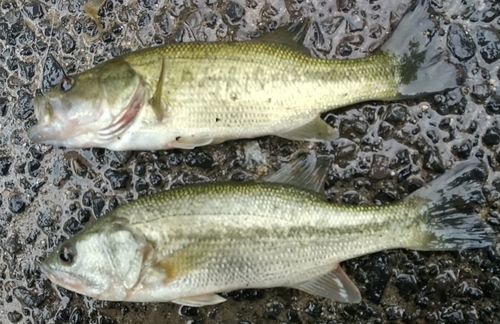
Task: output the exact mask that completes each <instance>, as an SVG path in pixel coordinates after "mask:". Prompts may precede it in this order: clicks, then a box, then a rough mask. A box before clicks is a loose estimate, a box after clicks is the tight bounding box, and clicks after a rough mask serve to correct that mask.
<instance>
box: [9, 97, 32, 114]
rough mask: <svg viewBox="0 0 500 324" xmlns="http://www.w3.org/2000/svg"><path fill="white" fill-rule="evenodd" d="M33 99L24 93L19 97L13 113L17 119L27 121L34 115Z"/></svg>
mask: <svg viewBox="0 0 500 324" xmlns="http://www.w3.org/2000/svg"><path fill="white" fill-rule="evenodd" d="M33 112H34V108H33V97H32V96H31V95H30V94H28V93H27V92H23V93H22V94H21V96H20V97H19V100H18V103H17V104H16V105H15V107H14V109H13V111H12V113H13V114H14V116H15V117H16V118H19V119H21V120H26V119H27V118H28V117H30V116H31V115H33Z"/></svg>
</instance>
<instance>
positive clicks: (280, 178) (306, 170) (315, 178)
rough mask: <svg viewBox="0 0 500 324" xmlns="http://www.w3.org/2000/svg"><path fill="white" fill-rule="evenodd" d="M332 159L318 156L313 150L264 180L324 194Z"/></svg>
mask: <svg viewBox="0 0 500 324" xmlns="http://www.w3.org/2000/svg"><path fill="white" fill-rule="evenodd" d="M332 160H333V158H332V157H330V156H316V153H314V152H312V153H309V154H306V155H303V156H301V157H300V158H299V159H297V160H296V161H294V162H291V163H289V164H287V165H285V166H283V167H282V168H281V169H279V170H278V171H276V172H274V173H273V174H270V175H268V176H266V177H264V178H263V180H264V181H267V182H275V183H281V184H288V185H293V186H296V187H300V188H304V189H308V190H311V191H314V192H317V193H321V194H324V186H325V180H326V175H327V173H328V169H329V168H330V165H331V164H332Z"/></svg>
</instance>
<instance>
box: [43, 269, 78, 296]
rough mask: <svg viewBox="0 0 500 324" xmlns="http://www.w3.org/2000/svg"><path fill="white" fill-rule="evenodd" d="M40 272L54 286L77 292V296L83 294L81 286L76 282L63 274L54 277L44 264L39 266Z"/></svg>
mask: <svg viewBox="0 0 500 324" xmlns="http://www.w3.org/2000/svg"><path fill="white" fill-rule="evenodd" d="M40 270H41V272H42V273H43V274H44V275H45V276H46V277H47V278H49V280H50V281H52V282H53V283H55V284H56V285H58V286H61V287H63V288H65V289H69V290H71V291H74V292H77V293H79V294H83V291H84V289H83V285H82V284H81V283H78V281H77V280H74V279H71V278H69V277H68V276H66V275H65V274H64V273H61V274H60V275H56V274H55V271H54V270H53V269H52V268H51V267H50V266H49V265H47V264H45V263H42V265H41V266H40Z"/></svg>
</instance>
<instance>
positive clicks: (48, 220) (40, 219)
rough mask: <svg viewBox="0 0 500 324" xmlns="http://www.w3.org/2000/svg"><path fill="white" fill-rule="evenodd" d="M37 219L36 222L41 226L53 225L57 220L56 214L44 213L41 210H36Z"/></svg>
mask: <svg viewBox="0 0 500 324" xmlns="http://www.w3.org/2000/svg"><path fill="white" fill-rule="evenodd" d="M36 214H37V220H36V223H37V225H38V226H39V227H41V228H44V227H51V226H52V225H54V223H55V222H56V220H57V219H56V218H55V216H52V215H51V214H50V213H42V212H40V211H37V212H36Z"/></svg>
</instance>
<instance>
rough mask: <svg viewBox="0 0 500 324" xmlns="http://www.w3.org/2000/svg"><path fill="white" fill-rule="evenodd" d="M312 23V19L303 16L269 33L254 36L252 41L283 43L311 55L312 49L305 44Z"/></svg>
mask: <svg viewBox="0 0 500 324" xmlns="http://www.w3.org/2000/svg"><path fill="white" fill-rule="evenodd" d="M310 25H311V19H310V18H303V19H302V20H299V21H297V22H294V23H292V24H291V25H288V26H283V27H280V28H277V29H276V30H273V31H272V32H270V33H268V34H265V35H264V36H261V37H258V38H254V39H252V40H251V41H252V42H267V43H273V44H281V45H285V46H288V47H290V48H292V49H294V50H296V51H299V52H301V53H303V54H306V55H308V56H311V51H310V50H309V49H308V48H307V47H305V46H304V44H303V43H304V39H305V37H306V35H307V31H308V30H309V26H310Z"/></svg>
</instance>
